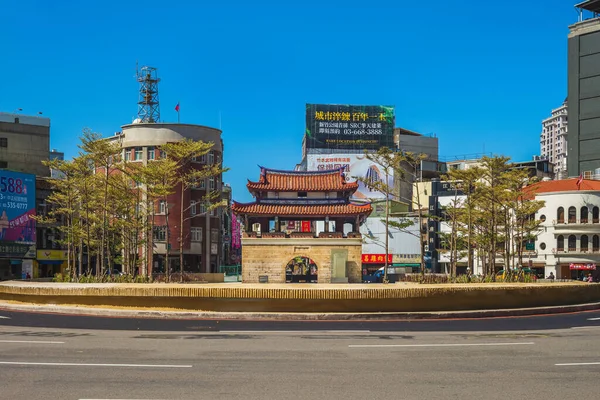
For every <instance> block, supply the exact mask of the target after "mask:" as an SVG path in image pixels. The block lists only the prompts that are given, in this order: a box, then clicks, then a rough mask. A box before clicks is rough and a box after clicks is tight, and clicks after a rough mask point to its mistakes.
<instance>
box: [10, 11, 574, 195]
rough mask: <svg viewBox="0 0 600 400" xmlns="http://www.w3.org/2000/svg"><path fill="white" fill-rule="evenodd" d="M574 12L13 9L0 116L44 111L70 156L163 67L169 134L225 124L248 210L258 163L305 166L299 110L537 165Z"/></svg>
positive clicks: (124, 111)
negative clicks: (350, 113) (340, 107)
mask: <svg viewBox="0 0 600 400" xmlns="http://www.w3.org/2000/svg"><path fill="white" fill-rule="evenodd" d="M577 2H579V1H577V0H527V2H523V1H519V0H507V1H504V2H500V3H498V2H474V1H465V0H456V1H452V2H449V1H447V0H429V1H427V2H425V4H426V5H420V4H419V3H422V2H419V1H403V0H390V1H388V0H380V1H378V2H367V1H352V0H350V1H336V0H321V1H313V0H304V1H301V2H293V1H292V2H277V3H276V2H273V1H261V0H256V1H252V2H248V1H227V0H221V1H184V0H178V1H171V2H165V1H152V0H148V1H145V2H134V1H102V2H99V1H90V2H50V1H31V0H20V1H10V2H9V1H8V0H6V1H4V2H3V4H2V7H1V8H2V24H0V37H1V38H3V40H2V54H3V57H2V62H0V111H6V112H11V111H13V110H15V109H17V108H23V113H28V114H37V112H38V111H42V112H43V113H44V115H45V116H47V117H50V118H51V121H52V122H51V124H52V128H51V146H52V147H53V148H56V149H58V150H60V151H64V152H65V153H66V155H67V157H71V156H73V155H74V154H75V153H76V152H77V147H76V145H77V142H78V136H79V135H80V133H81V130H82V129H83V128H84V127H89V128H91V129H92V130H94V131H96V132H100V133H102V134H104V135H111V134H113V133H114V132H116V131H119V130H120V126H121V125H124V124H127V123H130V122H131V121H132V119H133V118H134V117H135V114H136V112H137V104H136V103H137V82H136V80H135V79H134V74H135V66H136V61H138V62H139V63H140V65H151V66H155V67H157V68H158V69H159V76H160V77H161V79H162V81H161V84H160V101H161V114H162V115H161V117H162V120H163V121H176V120H177V114H176V112H175V111H174V107H175V105H176V104H177V102H178V101H179V102H180V103H181V122H186V123H194V124H201V125H209V126H214V127H219V124H221V127H222V129H223V139H224V142H225V164H226V166H228V167H229V168H230V169H231V171H230V172H228V173H227V174H226V176H225V179H224V180H225V182H229V183H230V184H231V185H232V187H233V190H234V198H235V199H237V200H241V201H248V200H250V198H251V197H250V196H249V195H248V194H247V191H246V189H245V183H246V179H247V178H250V179H256V178H257V177H258V174H259V170H258V168H257V164H261V165H265V166H269V167H273V168H280V169H292V168H293V167H294V165H295V164H296V163H297V162H299V161H300V158H301V142H302V135H303V132H304V125H305V115H304V113H305V103H338V104H339V103H341V104H375V105H376V104H389V105H395V106H396V124H397V125H398V126H402V127H405V128H407V129H412V130H415V131H418V132H421V133H423V134H435V135H436V136H437V137H438V138H439V145H440V156H441V157H446V156H455V155H462V154H470V153H477V152H482V151H483V149H484V148H485V151H486V152H494V153H498V154H504V155H507V156H510V157H512V158H513V159H514V160H528V159H530V158H531V156H532V155H534V154H538V153H539V133H540V129H541V124H540V123H541V120H542V119H543V118H546V117H547V116H548V115H549V113H550V110H551V109H552V108H555V107H558V106H559V105H560V104H561V103H562V101H563V100H564V99H565V97H566V89H567V88H566V56H567V34H568V26H569V25H570V24H572V23H574V22H576V20H577V14H576V13H575V10H574V8H573V5H574V4H575V3H577ZM88 3H89V4H88ZM287 3H289V4H287ZM524 3H526V4H524ZM219 115H221V119H220V120H219Z"/></svg>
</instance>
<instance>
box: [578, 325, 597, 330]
mask: <svg viewBox="0 0 600 400" xmlns="http://www.w3.org/2000/svg"><path fill="white" fill-rule="evenodd" d="M594 328H600V325H590V326H573V327H571V329H594Z"/></svg>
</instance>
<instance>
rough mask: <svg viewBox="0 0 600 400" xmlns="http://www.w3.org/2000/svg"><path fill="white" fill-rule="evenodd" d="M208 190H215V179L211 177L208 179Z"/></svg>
mask: <svg viewBox="0 0 600 400" xmlns="http://www.w3.org/2000/svg"><path fill="white" fill-rule="evenodd" d="M208 188H209V189H210V190H215V178H213V177H212V176H211V177H210V178H208Z"/></svg>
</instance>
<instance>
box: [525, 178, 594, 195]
mask: <svg viewBox="0 0 600 400" xmlns="http://www.w3.org/2000/svg"><path fill="white" fill-rule="evenodd" d="M578 180H579V178H571V179H561V180H557V181H546V182H538V183H534V184H533V185H530V186H527V187H526V188H525V189H524V192H525V193H531V194H541V193H554V192H569V191H577V190H579V191H585V190H597V191H600V181H596V180H592V179H584V180H583V181H582V182H581V185H579V188H577V181H578Z"/></svg>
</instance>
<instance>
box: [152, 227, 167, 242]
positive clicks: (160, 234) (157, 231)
mask: <svg viewBox="0 0 600 400" xmlns="http://www.w3.org/2000/svg"><path fill="white" fill-rule="evenodd" d="M152 231H153V232H154V240H155V241H156V242H164V241H165V240H167V227H166V226H155V227H154V229H153V230H152Z"/></svg>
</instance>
